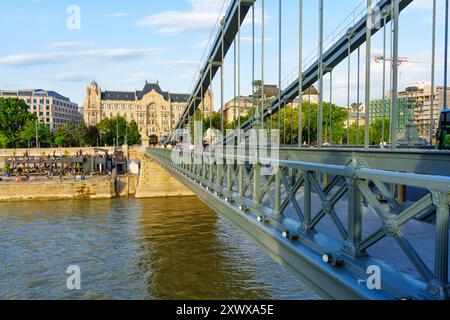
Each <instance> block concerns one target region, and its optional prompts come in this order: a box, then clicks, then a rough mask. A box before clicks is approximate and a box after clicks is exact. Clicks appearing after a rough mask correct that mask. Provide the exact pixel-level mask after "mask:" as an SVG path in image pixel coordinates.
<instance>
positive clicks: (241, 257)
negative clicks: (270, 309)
mask: <svg viewBox="0 0 450 320" xmlns="http://www.w3.org/2000/svg"><path fill="white" fill-rule="evenodd" d="M0 244H1V245H0V299H317V298H318V297H317V296H316V295H315V294H314V293H313V292H312V291H311V290H310V289H308V288H307V287H306V286H305V285H304V284H303V283H302V282H300V281H299V280H298V279H297V278H295V277H294V276H293V275H291V274H289V272H288V271H286V270H285V269H283V267H281V266H279V265H278V264H276V263H275V262H273V261H272V260H271V258H270V257H268V256H267V255H266V254H265V252H264V251H263V250H262V249H260V248H259V247H258V246H257V245H256V244H254V243H253V242H252V241H250V240H248V239H247V238H246V237H245V236H244V235H242V234H241V233H240V232H239V231H238V230H237V229H235V227H234V226H233V225H232V224H231V223H229V222H228V221H227V220H225V219H223V218H221V217H219V216H218V215H217V214H216V213H214V212H213V211H211V210H210V209H209V208H208V207H206V206H204V205H203V204H202V203H201V202H200V201H199V200H198V199H197V198H195V197H188V198H168V199H148V200H138V199H114V200H96V201H88V200H86V201H82V200H73V201H51V202H12V203H0ZM69 266H78V267H79V268H80V271H81V277H80V278H81V289H80V290H69V289H68V288H67V284H66V283H67V278H68V277H69V276H70V274H67V273H66V269H67V268H68V267H69Z"/></svg>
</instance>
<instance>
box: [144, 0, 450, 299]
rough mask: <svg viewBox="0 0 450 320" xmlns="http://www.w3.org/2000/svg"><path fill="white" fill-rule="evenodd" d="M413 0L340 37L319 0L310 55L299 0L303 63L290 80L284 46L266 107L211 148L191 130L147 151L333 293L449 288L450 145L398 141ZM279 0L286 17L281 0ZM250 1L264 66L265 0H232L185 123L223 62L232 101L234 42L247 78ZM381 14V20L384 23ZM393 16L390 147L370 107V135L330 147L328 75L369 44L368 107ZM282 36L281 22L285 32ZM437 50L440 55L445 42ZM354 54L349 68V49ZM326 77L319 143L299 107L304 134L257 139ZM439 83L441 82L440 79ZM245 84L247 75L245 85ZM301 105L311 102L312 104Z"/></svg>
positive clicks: (441, 295) (444, 294) (442, 291)
mask: <svg viewBox="0 0 450 320" xmlns="http://www.w3.org/2000/svg"><path fill="white" fill-rule="evenodd" d="M413 1H414V0H380V1H378V2H377V3H376V4H375V3H372V1H371V0H367V3H366V4H367V6H364V7H363V10H362V11H358V12H359V14H357V15H356V16H357V17H358V18H357V19H352V20H351V21H350V23H343V25H344V28H343V29H342V30H340V31H342V32H340V33H339V34H338V36H335V37H334V38H335V40H333V41H329V42H327V41H324V37H323V0H318V2H319V15H318V20H319V33H320V34H319V44H318V54H317V56H314V55H313V56H312V58H311V57H309V58H308V59H306V61H303V55H302V47H303V44H302V38H303V37H302V34H303V22H302V21H303V20H302V16H303V10H302V8H303V1H302V0H299V8H300V10H299V17H300V19H299V21H300V24H299V62H300V63H299V65H300V67H299V70H298V72H297V74H295V75H294V77H293V78H292V79H291V80H292V81H291V82H290V83H288V84H287V85H286V86H285V87H284V88H282V83H281V45H280V48H279V51H280V58H279V64H280V68H279V73H280V75H279V79H280V80H279V89H280V90H279V94H278V96H277V97H276V99H272V100H270V101H264V94H261V97H260V99H259V100H258V101H257V100H256V99H255V100H254V102H253V103H254V106H255V107H256V111H255V113H254V115H253V116H252V117H251V119H250V120H248V121H246V122H244V123H240V122H237V126H236V127H235V129H236V130H234V131H233V132H231V133H228V134H227V135H226V136H225V138H223V139H221V140H219V141H217V142H216V143H215V144H214V145H210V146H209V147H208V148H206V149H203V148H202V147H199V146H196V147H194V148H189V147H188V144H189V143H190V141H189V142H187V141H186V140H184V142H183V143H180V145H179V146H178V147H176V148H175V149H173V150H170V151H169V150H166V149H154V148H151V149H148V151H147V155H148V156H149V157H151V158H152V159H154V160H155V161H157V162H158V163H159V164H160V165H161V166H162V167H163V168H165V169H166V170H168V171H169V172H170V173H171V174H172V175H173V176H174V177H176V178H177V179H178V180H179V181H181V182H182V183H184V184H185V185H186V186H187V187H188V188H190V189H191V190H192V191H193V192H194V193H195V194H196V195H197V196H198V197H199V198H200V199H201V200H202V201H203V202H205V203H206V204H207V205H208V206H209V207H211V208H212V209H213V210H215V211H216V212H217V213H219V214H221V215H223V216H225V217H226V218H227V219H229V220H230V221H231V222H233V223H234V224H235V225H236V226H237V227H238V228H239V229H241V230H242V232H244V233H246V234H247V235H248V236H249V237H250V238H252V239H254V240H255V241H256V242H257V243H258V244H259V245H260V246H262V247H263V248H264V249H265V250H266V251H267V252H268V254H269V255H270V256H271V257H272V258H273V259H274V260H275V261H277V262H279V263H280V264H282V265H284V266H286V267H287V268H288V269H289V270H291V271H292V272H293V273H294V274H296V275H298V276H299V277H300V278H301V279H302V280H303V281H304V282H305V283H306V284H308V285H309V286H311V287H312V288H313V289H314V290H315V291H316V292H318V293H319V294H321V295H322V296H323V297H325V298H332V299H448V298H449V294H450V293H449V282H448V277H449V269H448V264H449V202H450V197H449V196H450V152H447V151H438V150H433V147H432V146H430V147H429V148H427V149H417V148H408V149H405V148H400V147H399V145H398V143H397V127H396V125H397V121H396V118H395V116H396V115H397V108H398V106H397V91H398V37H399V34H398V28H399V19H400V13H401V12H402V11H403V10H404V9H405V8H407V7H408V6H409V5H410V4H411V3H413ZM258 2H259V1H258ZM363 2H364V1H363ZM446 2H447V4H448V1H447V0H446ZM430 3H431V2H430ZM279 4H280V16H279V19H280V21H281V1H279ZM374 5H375V6H374ZM430 5H432V6H433V9H434V10H433V12H434V19H433V31H434V32H433V37H435V26H436V14H435V13H436V1H434V0H433V2H432V4H430ZM375 7H376V8H377V10H375ZM261 8H262V20H263V21H262V30H263V32H262V39H261V42H262V44H261V60H262V61H261V69H262V70H261V80H260V83H261V84H262V86H263V85H264V1H263V0H261ZM249 12H252V22H253V23H252V25H253V60H252V64H253V70H254V65H255V54H254V51H255V32H254V28H255V1H254V0H232V1H230V5H229V7H228V9H227V11H226V13H225V15H224V17H223V19H222V20H221V21H220V25H219V28H218V30H217V34H215V38H213V41H212V43H211V48H210V51H209V54H208V55H207V56H206V57H205V60H204V61H203V62H204V63H203V64H202V65H201V67H200V69H199V74H198V78H197V79H196V81H195V83H194V86H193V91H192V95H191V98H190V100H189V104H188V107H187V108H186V110H185V113H184V114H183V116H182V118H181V120H180V121H179V123H178V125H177V130H181V129H188V128H190V127H191V123H192V119H193V117H194V115H195V112H196V110H197V109H198V108H199V106H200V105H201V103H202V101H203V93H204V92H205V91H206V90H207V89H208V88H210V89H211V83H212V81H213V79H214V77H215V76H216V74H217V73H218V71H221V76H220V79H221V106H223V105H224V103H223V100H224V98H223V96H224V93H223V91H224V90H223V82H224V73H223V69H224V61H225V60H224V59H225V56H226V55H227V53H228V51H229V49H230V48H231V46H232V45H233V44H234V45H235V49H236V46H237V50H238V56H237V59H238V60H236V56H235V63H236V61H237V64H238V68H237V69H235V70H237V71H236V72H237V76H236V74H235V79H236V78H237V79H238V83H239V79H240V74H239V73H240V70H239V65H240V63H241V62H240V57H239V49H240V38H241V36H240V28H241V25H242V23H243V22H244V20H245V18H246V16H247V15H248V13H249ZM376 12H378V13H379V14H378V15H377V14H376ZM446 17H448V5H447V10H446ZM376 22H380V23H381V24H382V27H381V28H373V27H372V25H373V24H374V23H376ZM388 23H390V25H389V26H390V28H391V29H392V34H393V41H392V57H391V58H392V59H391V60H392V64H391V67H392V73H393V74H392V80H391V88H390V89H391V90H392V97H391V102H392V114H391V117H392V118H391V122H392V128H391V130H390V134H389V143H388V145H387V146H386V147H383V148H380V147H378V148H377V147H376V146H370V145H369V140H368V136H369V129H368V126H369V120H370V118H369V115H368V112H366V115H365V116H366V125H365V141H364V146H351V145H349V144H348V141H347V144H346V145H339V146H338V145H335V146H333V145H332V146H324V143H323V135H322V134H323V128H322V125H323V124H324V123H326V122H325V121H324V119H323V93H324V92H323V78H324V75H325V74H326V73H331V72H332V70H333V68H335V67H336V66H337V65H339V64H341V63H344V62H345V60H346V58H349V57H350V55H351V54H352V52H354V51H355V50H358V51H359V48H360V47H361V46H362V45H366V79H365V87H366V97H365V101H366V106H368V105H369V104H370V103H369V102H370V81H371V77H370V66H369V67H367V65H370V57H371V56H370V53H371V47H370V45H371V38H372V36H373V35H374V34H376V33H377V32H379V31H380V30H383V29H384V30H386V29H387V28H388ZM446 23H447V21H446ZM446 26H447V24H446ZM281 35H282V30H281V23H280V25H279V36H280V43H281ZM434 40H435V39H434ZM432 51H433V58H434V54H435V53H434V52H435V41H433V48H432ZM385 60H387V59H385ZM433 63H434V62H433ZM348 64H349V67H348V68H349V69H350V60H348ZM432 76H433V77H434V65H433V66H432ZM348 80H349V81H350V77H349V79H348ZM235 81H236V80H235ZM253 81H254V82H255V75H254V72H253ZM445 82H446V76H445ZM315 83H318V85H319V106H318V110H319V111H318V119H319V120H318V129H317V130H318V133H317V142H316V145H315V146H314V147H304V146H303V142H304V141H305V139H304V137H303V132H304V129H305V128H304V127H303V120H302V118H301V115H302V113H301V112H298V114H299V119H298V124H299V125H298V127H299V130H298V138H297V141H293V140H291V141H290V143H286V141H284V142H285V143H286V144H287V145H285V146H281V147H279V148H278V149H277V152H276V156H275V155H274V154H272V153H270V152H269V153H270V154H269V153H266V152H264V151H265V150H263V148H261V147H260V146H259V147H258V143H259V142H261V140H265V139H266V138H267V136H266V137H265V138H262V137H261V136H259V137H257V138H254V137H253V138H254V139H253V140H252V134H253V133H252V132H253V130H252V129H256V130H260V129H264V128H265V129H269V130H270V132H272V131H273V130H275V129H280V121H281V120H280V117H278V126H275V127H274V126H273V122H272V121H270V123H268V122H267V119H270V120H271V119H272V117H273V116H274V115H275V114H277V113H279V112H280V111H281V110H283V108H286V105H287V104H289V103H291V102H293V101H294V99H296V98H299V99H300V101H302V95H303V92H304V91H305V90H306V89H308V88H310V87H311V86H312V85H313V84H315ZM235 85H236V83H235ZM432 85H433V86H434V85H435V84H434V78H433V83H432ZM383 86H384V84H383ZM262 88H264V87H262ZM444 88H446V84H445V87H444ZM239 91H240V85H239V84H238V96H240V92H239ZM444 91H445V92H446V90H444ZM262 92H264V90H262ZM253 93H254V92H253ZM383 99H387V98H383ZM330 100H331V99H330ZM330 102H331V101H330ZM444 106H446V96H445V97H444ZM237 107H238V108H239V105H238V106H237ZM298 108H302V104H301V103H300V104H299V107H298ZM367 108H368V107H367ZM430 125H431V128H430V132H431V131H432V130H434V129H435V128H434V127H433V126H434V124H433V123H431V124H430ZM215 129H218V130H219V131H220V132H222V133H224V132H225V131H224V120H223V116H222V119H221V125H220V128H215ZM308 130H309V128H308ZM174 136H175V135H174ZM330 136H331V135H330ZM252 142H256V145H255V144H252ZM430 144H432V140H430ZM267 146H269V147H270V143H269V144H267V143H266V144H265V147H267ZM272 147H273V146H272Z"/></svg>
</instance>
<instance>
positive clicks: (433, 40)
mask: <svg viewBox="0 0 450 320" xmlns="http://www.w3.org/2000/svg"><path fill="white" fill-rule="evenodd" d="M432 25H433V26H432V28H433V30H432V32H431V33H432V35H431V96H430V146H432V145H433V135H434V94H435V93H434V90H435V88H434V87H435V82H434V81H435V72H436V71H435V68H436V67H435V64H436V0H433V22H432Z"/></svg>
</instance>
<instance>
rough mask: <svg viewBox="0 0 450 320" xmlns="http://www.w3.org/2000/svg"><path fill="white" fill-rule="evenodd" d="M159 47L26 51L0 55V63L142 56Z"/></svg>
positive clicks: (20, 63) (42, 62)
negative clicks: (24, 52)
mask: <svg viewBox="0 0 450 320" xmlns="http://www.w3.org/2000/svg"><path fill="white" fill-rule="evenodd" d="M162 51H163V49H160V48H146V49H102V50H92V51H80V52H51V53H28V54H16V55H8V56H3V57H0V65H1V64H3V65H33V64H55V63H67V62H77V61H78V62H79V61H97V60H99V59H101V60H102V61H104V59H113V60H114V59H116V60H123V59H130V58H143V57H146V56H149V55H153V54H158V53H161V52H162Z"/></svg>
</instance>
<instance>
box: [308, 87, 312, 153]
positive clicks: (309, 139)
mask: <svg viewBox="0 0 450 320" xmlns="http://www.w3.org/2000/svg"><path fill="white" fill-rule="evenodd" d="M308 146H311V90H310V91H309V93H308Z"/></svg>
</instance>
